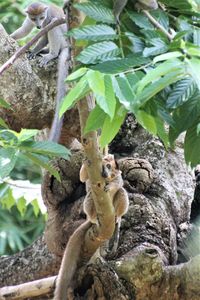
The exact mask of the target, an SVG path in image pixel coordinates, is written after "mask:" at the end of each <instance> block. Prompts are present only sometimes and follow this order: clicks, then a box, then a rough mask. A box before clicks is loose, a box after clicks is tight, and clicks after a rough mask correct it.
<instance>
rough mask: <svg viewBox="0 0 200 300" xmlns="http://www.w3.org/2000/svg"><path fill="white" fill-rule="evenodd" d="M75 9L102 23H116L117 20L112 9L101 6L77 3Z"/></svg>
mask: <svg viewBox="0 0 200 300" xmlns="http://www.w3.org/2000/svg"><path fill="white" fill-rule="evenodd" d="M74 7H75V8H77V9H79V10H80V11H82V12H84V13H85V14H86V15H87V16H89V17H91V18H93V19H95V20H96V21H100V22H102V23H111V24H114V23H115V18H114V15H113V12H112V9H110V8H108V7H105V6H103V5H101V4H96V3H91V2H86V3H76V4H74Z"/></svg>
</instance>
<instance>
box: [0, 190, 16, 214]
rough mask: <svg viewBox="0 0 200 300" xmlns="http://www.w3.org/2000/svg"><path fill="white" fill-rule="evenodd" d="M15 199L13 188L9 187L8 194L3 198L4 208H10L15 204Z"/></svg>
mask: <svg viewBox="0 0 200 300" xmlns="http://www.w3.org/2000/svg"><path fill="white" fill-rule="evenodd" d="M15 204H16V203H15V199H14V197H13V193H12V190H11V188H9V189H8V191H7V193H6V195H5V196H4V197H3V199H1V205H2V207H3V208H6V209H8V210H10V209H11V208H12V207H13V206H14V205H15Z"/></svg>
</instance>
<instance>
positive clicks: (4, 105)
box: [0, 99, 11, 109]
mask: <svg viewBox="0 0 200 300" xmlns="http://www.w3.org/2000/svg"><path fill="white" fill-rule="evenodd" d="M0 106H1V107H4V108H7V109H10V108H11V106H10V104H9V103H8V102H6V101H5V100H3V99H0Z"/></svg>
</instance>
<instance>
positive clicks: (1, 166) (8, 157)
mask: <svg viewBox="0 0 200 300" xmlns="http://www.w3.org/2000/svg"><path fill="white" fill-rule="evenodd" d="M16 161H17V155H16V150H15V149H12V148H6V149H0V178H5V177H7V176H8V175H9V174H10V172H11V171H12V170H13V168H14V166H15V164H16Z"/></svg>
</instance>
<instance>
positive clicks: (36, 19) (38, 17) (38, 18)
mask: <svg viewBox="0 0 200 300" xmlns="http://www.w3.org/2000/svg"><path fill="white" fill-rule="evenodd" d="M28 17H29V19H30V20H31V21H32V22H33V23H34V24H35V26H36V27H37V28H38V29H40V28H42V23H43V22H44V20H45V19H46V17H47V9H46V8H45V9H44V10H43V11H42V12H41V13H39V14H28Z"/></svg>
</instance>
